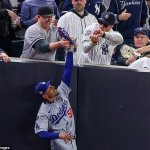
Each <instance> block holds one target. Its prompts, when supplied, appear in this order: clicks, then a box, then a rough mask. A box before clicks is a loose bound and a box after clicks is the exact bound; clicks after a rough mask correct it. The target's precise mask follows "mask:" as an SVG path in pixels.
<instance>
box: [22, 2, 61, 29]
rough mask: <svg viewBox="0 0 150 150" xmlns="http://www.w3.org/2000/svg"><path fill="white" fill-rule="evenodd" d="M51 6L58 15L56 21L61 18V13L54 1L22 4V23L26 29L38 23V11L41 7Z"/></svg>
mask: <svg viewBox="0 0 150 150" xmlns="http://www.w3.org/2000/svg"><path fill="white" fill-rule="evenodd" d="M46 5H48V6H50V7H51V8H52V10H53V12H54V14H55V15H56V19H58V18H59V15H60V14H59V11H58V8H57V5H56V3H55V1H54V0H25V1H24V2H23V3H22V8H21V22H22V24H23V26H24V27H25V28H28V27H29V26H31V25H33V24H34V23H36V22H37V19H38V18H37V11H38V8H39V7H41V6H46Z"/></svg>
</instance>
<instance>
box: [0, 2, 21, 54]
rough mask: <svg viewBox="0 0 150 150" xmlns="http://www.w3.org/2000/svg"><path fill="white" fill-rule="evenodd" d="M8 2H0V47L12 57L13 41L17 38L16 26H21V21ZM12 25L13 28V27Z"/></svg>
mask: <svg viewBox="0 0 150 150" xmlns="http://www.w3.org/2000/svg"><path fill="white" fill-rule="evenodd" d="M11 9H12V7H11V4H10V3H9V1H8V0H1V1H0V47H1V48H2V49H3V50H4V51H5V52H6V53H7V54H8V55H9V56H11V50H12V45H11V41H12V39H14V38H15V33H14V25H15V27H16V26H17V25H19V20H18V17H17V15H16V13H14V12H13V11H12V10H11ZM11 23H12V25H13V26H11Z"/></svg>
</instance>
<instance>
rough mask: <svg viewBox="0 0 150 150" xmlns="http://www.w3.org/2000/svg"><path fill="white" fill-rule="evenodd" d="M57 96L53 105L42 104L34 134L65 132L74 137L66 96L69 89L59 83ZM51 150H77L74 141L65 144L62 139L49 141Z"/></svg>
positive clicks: (72, 120)
mask: <svg viewBox="0 0 150 150" xmlns="http://www.w3.org/2000/svg"><path fill="white" fill-rule="evenodd" d="M57 91H58V93H59V95H58V96H57V97H56V100H55V101H54V103H51V104H50V103H42V104H41V107H40V109H39V112H38V114H37V119H36V123H35V133H38V132H40V131H50V132H67V133H70V134H71V135H75V122H74V116H73V112H72V109H71V106H70V102H69V99H68V95H69V93H70V88H69V87H68V86H67V85H66V84H65V83H64V82H61V84H60V86H59V87H58V88H57ZM51 149H52V150H77V147H76V142H75V140H73V141H71V142H69V143H67V144H66V143H65V142H64V141H63V140H62V139H55V140H52V141H51Z"/></svg>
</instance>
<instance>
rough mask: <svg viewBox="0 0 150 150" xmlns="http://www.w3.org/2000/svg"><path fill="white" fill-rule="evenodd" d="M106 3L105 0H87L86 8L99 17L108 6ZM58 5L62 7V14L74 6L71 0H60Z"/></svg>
mask: <svg viewBox="0 0 150 150" xmlns="http://www.w3.org/2000/svg"><path fill="white" fill-rule="evenodd" d="M57 3H58V2H57ZM105 5H106V4H103V0H87V4H86V6H85V9H86V10H87V11H88V12H89V13H91V14H92V15H94V16H95V17H96V18H99V17H100V15H101V13H102V12H104V11H105V10H106V7H107V6H105ZM58 7H59V9H60V12H61V15H63V14H64V13H65V12H66V11H70V10H71V9H72V8H73V5H72V2H71V0H60V1H59V3H58Z"/></svg>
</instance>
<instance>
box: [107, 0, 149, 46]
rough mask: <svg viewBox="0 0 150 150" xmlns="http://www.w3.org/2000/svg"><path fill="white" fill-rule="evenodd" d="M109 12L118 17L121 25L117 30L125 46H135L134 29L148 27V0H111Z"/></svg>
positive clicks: (118, 25) (117, 26)
mask: <svg viewBox="0 0 150 150" xmlns="http://www.w3.org/2000/svg"><path fill="white" fill-rule="evenodd" d="M108 11H111V12H113V13H114V14H116V15H117V17H118V21H119V23H118V24H117V25H116V27H115V30H116V31H118V32H120V33H121V34H122V36H123V38H124V44H133V34H134V29H135V28H137V27H143V26H146V25H147V23H148V7H147V3H146V0H138V1H135V0H125V1H122V0H115V1H114V0H111V2H110V6H109V9H108ZM147 27H148V26H147ZM148 28H149V27H148Z"/></svg>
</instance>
